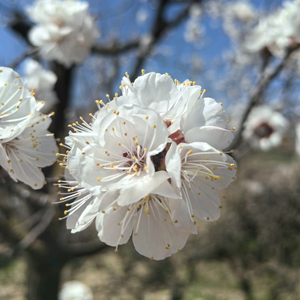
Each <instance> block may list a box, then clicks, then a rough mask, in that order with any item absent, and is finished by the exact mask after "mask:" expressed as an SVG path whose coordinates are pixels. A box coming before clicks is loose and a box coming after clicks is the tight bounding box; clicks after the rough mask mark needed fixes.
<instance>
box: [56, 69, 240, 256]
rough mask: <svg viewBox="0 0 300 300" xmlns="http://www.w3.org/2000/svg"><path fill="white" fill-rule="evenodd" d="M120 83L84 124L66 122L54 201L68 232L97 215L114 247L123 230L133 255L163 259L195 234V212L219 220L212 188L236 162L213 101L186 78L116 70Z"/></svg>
mask: <svg viewBox="0 0 300 300" xmlns="http://www.w3.org/2000/svg"><path fill="white" fill-rule="evenodd" d="M143 73H144V72H143ZM120 88H121V89H122V94H123V95H122V96H118V95H115V97H114V98H113V100H111V101H110V102H108V103H107V104H104V102H103V101H102V100H100V101H98V100H97V101H96V103H97V105H98V108H99V110H98V112H96V113H95V115H92V114H91V116H92V118H93V119H92V122H91V123H90V124H88V123H86V122H85V121H84V120H83V119H82V118H81V124H80V123H79V122H76V123H73V124H72V125H69V126H70V127H71V128H72V129H73V132H72V131H71V132H70V133H69V136H68V137H67V138H66V143H65V144H66V145H65V147H66V148H67V149H68V151H67V153H66V154H61V156H62V157H63V160H62V162H61V163H60V165H61V166H62V167H65V170H66V173H65V177H66V178H65V180H64V181H59V182H58V184H57V185H58V186H59V187H60V188H62V189H66V190H67V193H66V192H63V191H62V192H59V194H61V195H62V197H61V198H60V200H61V201H60V202H59V203H62V202H63V203H66V206H67V207H68V209H67V210H66V211H65V214H66V216H65V217H64V218H67V227H68V228H69V229H71V230H72V232H78V231H81V230H84V229H85V228H86V227H87V226H89V225H90V224H91V223H92V221H93V220H94V219H96V229H97V231H98V235H99V238H100V239H101V241H103V242H105V243H106V244H108V245H111V246H114V247H116V251H117V249H118V246H119V245H121V244H125V243H127V241H128V240H129V238H130V237H131V236H132V239H133V244H134V246H135V248H136V250H137V251H138V252H139V253H140V254H142V255H144V256H147V257H149V258H151V259H156V260H159V259H164V258H165V257H168V256H171V254H172V253H176V252H179V251H180V250H181V249H182V248H183V247H184V245H185V243H186V241H187V239H188V236H189V235H190V233H197V228H196V226H195V225H196V220H195V218H199V219H202V220H205V221H213V220H217V219H218V218H219V216H220V209H221V202H220V197H223V195H222V193H221V192H220V191H221V190H222V189H224V188H226V187H227V186H228V185H229V184H230V183H231V182H232V181H233V180H234V179H235V173H236V170H237V168H236V164H235V162H234V161H233V159H232V158H231V157H229V156H228V155H226V154H225V153H224V152H222V151H221V150H222V149H224V148H225V147H227V146H228V145H229V144H230V142H231V140H232V138H233V135H232V133H231V131H229V130H227V129H225V127H226V120H225V117H224V114H223V110H222V106H221V105H220V104H219V103H216V102H215V101H214V100H213V99H210V98H202V95H203V92H202V91H201V87H199V86H197V85H195V83H192V82H191V81H188V80H187V81H185V82H184V83H182V84H180V83H179V82H178V81H177V80H175V82H174V81H173V80H172V79H171V78H170V76H169V75H161V74H156V73H149V74H144V75H143V76H141V77H139V78H137V79H136V80H135V82H134V83H133V84H132V83H131V82H130V81H129V77H128V76H127V77H125V78H123V81H122V85H121V86H120ZM191 130H192V131H193V132H191V133H190V131H191ZM209 143H211V144H209ZM60 219H63V218H60Z"/></svg>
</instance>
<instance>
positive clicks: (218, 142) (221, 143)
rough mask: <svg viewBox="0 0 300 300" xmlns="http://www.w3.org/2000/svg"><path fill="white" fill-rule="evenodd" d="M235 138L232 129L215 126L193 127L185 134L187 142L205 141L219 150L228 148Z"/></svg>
mask: <svg viewBox="0 0 300 300" xmlns="http://www.w3.org/2000/svg"><path fill="white" fill-rule="evenodd" d="M233 138H234V135H233V133H232V132H231V131H229V130H226V129H223V128H220V127H215V126H202V127H200V128H192V129H191V130H189V131H188V132H187V133H186V134H185V135H184V139H185V141H186V142H187V143H193V142H205V143H208V144H210V145H211V146H212V147H214V148H216V149H219V150H222V149H225V148H227V147H228V146H229V145H230V144H231V142H232V140H233Z"/></svg>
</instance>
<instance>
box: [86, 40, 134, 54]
mask: <svg viewBox="0 0 300 300" xmlns="http://www.w3.org/2000/svg"><path fill="white" fill-rule="evenodd" d="M139 45H140V43H139V41H138V40H134V41H131V42H129V43H127V44H124V45H119V44H118V43H113V44H112V45H111V46H109V47H103V46H100V45H96V46H94V47H93V48H92V53H96V54H100V55H118V54H121V53H124V52H127V51H130V50H133V49H135V48H138V47H139Z"/></svg>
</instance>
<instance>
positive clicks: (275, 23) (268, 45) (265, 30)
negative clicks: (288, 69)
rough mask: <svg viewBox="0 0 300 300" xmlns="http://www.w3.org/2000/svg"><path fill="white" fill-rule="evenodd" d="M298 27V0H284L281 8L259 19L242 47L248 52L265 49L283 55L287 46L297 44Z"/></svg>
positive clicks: (298, 37)
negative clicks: (288, 0)
mask: <svg viewBox="0 0 300 300" xmlns="http://www.w3.org/2000/svg"><path fill="white" fill-rule="evenodd" d="M299 27H300V1H299V0H294V1H291V2H287V1H286V2H284V3H283V7H282V8H279V9H278V10H277V11H275V12H274V13H273V14H270V15H268V16H266V17H265V18H261V19H260V20H259V23H258V24H257V26H256V27H254V29H253V30H252V31H251V32H250V33H249V35H248V37H247V38H246V40H245V43H244V48H245V49H246V50H247V51H249V52H258V51H261V50H264V49H267V50H268V51H270V52H271V53H272V54H273V55H275V56H278V57H283V56H284V54H285V53H286V50H287V49H288V48H291V47H295V46H296V45H298V44H299V42H300V34H299ZM297 52H298V51H297ZM294 55H296V56H298V55H299V54H298V53H297V54H294Z"/></svg>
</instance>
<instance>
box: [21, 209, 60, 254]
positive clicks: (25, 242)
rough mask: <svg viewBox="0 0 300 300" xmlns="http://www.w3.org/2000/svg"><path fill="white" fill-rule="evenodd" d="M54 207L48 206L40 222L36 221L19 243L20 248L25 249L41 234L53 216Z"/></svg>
mask: <svg viewBox="0 0 300 300" xmlns="http://www.w3.org/2000/svg"><path fill="white" fill-rule="evenodd" d="M54 213H55V211H54V209H53V208H52V207H48V208H47V209H46V211H45V213H44V215H43V216H42V218H41V222H40V223H38V224H37V225H36V226H35V227H34V228H33V229H32V230H31V231H30V232H29V233H28V234H27V235H26V236H25V237H24V238H23V239H22V240H21V242H20V243H19V245H18V246H19V248H20V249H26V248H27V247H28V246H29V245H30V244H32V243H33V242H34V241H35V240H36V239H37V238H38V236H39V235H40V234H42V233H43V232H44V231H45V230H46V229H47V227H48V225H49V224H50V222H51V220H52V218H53V216H54Z"/></svg>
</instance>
